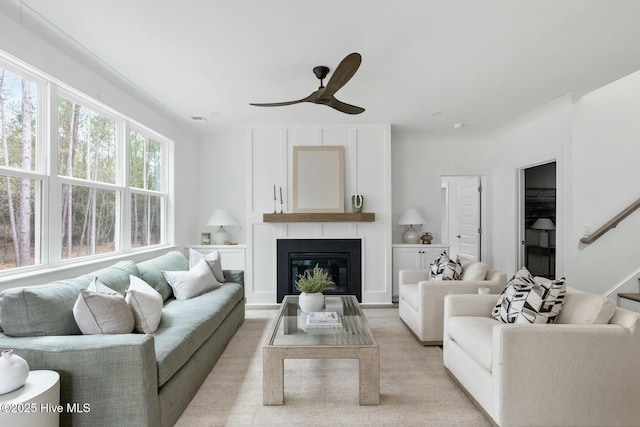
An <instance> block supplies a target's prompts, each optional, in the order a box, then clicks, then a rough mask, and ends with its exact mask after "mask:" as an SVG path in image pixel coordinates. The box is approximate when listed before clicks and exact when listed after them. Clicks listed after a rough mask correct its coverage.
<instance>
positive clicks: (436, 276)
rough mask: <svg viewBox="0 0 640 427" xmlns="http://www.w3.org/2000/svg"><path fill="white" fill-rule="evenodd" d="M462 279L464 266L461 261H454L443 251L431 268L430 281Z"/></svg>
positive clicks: (457, 259)
mask: <svg viewBox="0 0 640 427" xmlns="http://www.w3.org/2000/svg"><path fill="white" fill-rule="evenodd" d="M461 277H462V264H461V262H460V259H459V258H457V257H456V260H455V261H454V260H452V259H450V258H449V255H447V252H446V251H443V252H442V253H441V254H440V256H439V257H438V258H436V259H435V261H433V262H432V263H431V265H430V266H429V280H460V278H461Z"/></svg>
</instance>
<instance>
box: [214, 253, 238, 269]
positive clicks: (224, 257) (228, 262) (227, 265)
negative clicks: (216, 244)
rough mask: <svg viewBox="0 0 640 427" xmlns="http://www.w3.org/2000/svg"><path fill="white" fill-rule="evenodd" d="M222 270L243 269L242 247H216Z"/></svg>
mask: <svg viewBox="0 0 640 427" xmlns="http://www.w3.org/2000/svg"><path fill="white" fill-rule="evenodd" d="M218 250H219V251H220V262H221V264H222V269H223V270H244V249H218Z"/></svg>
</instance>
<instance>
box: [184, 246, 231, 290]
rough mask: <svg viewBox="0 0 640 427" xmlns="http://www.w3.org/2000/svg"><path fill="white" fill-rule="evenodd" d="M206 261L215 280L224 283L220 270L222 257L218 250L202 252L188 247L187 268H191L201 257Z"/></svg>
mask: <svg viewBox="0 0 640 427" xmlns="http://www.w3.org/2000/svg"><path fill="white" fill-rule="evenodd" d="M203 258H204V260H205V261H207V264H209V268H211V271H212V272H213V275H214V276H215V278H216V280H217V281H218V282H220V283H224V273H223V272H222V259H221V257H220V251H218V250H215V251H213V252H209V253H208V254H206V255H205V254H202V253H200V252H198V251H196V250H193V249H191V248H189V268H193V267H194V266H195V265H196V264H197V263H198V262H199V261H200V260H201V259H203Z"/></svg>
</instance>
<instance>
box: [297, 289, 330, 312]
mask: <svg viewBox="0 0 640 427" xmlns="http://www.w3.org/2000/svg"><path fill="white" fill-rule="evenodd" d="M298 304H300V310H302V311H303V312H305V313H311V312H313V311H320V310H322V309H323V308H324V295H322V292H316V293H315V294H307V293H304V292H302V293H301V294H300V297H299V298H298Z"/></svg>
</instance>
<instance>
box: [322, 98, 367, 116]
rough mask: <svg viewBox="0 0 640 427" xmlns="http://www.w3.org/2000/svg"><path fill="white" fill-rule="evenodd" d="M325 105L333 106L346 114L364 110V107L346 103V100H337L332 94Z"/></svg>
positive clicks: (358, 112)
mask: <svg viewBox="0 0 640 427" xmlns="http://www.w3.org/2000/svg"><path fill="white" fill-rule="evenodd" d="M325 105H328V106H329V107H331V108H335V109H336V110H338V111H341V112H343V113H346V114H360V113H363V112H364V108H362V107H358V106H355V105H351V104H347V103H346V102H342V101H338V100H337V99H336V98H335V97H333V96H332V97H331V99H330V100H329V102H327V103H326V104H325Z"/></svg>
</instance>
